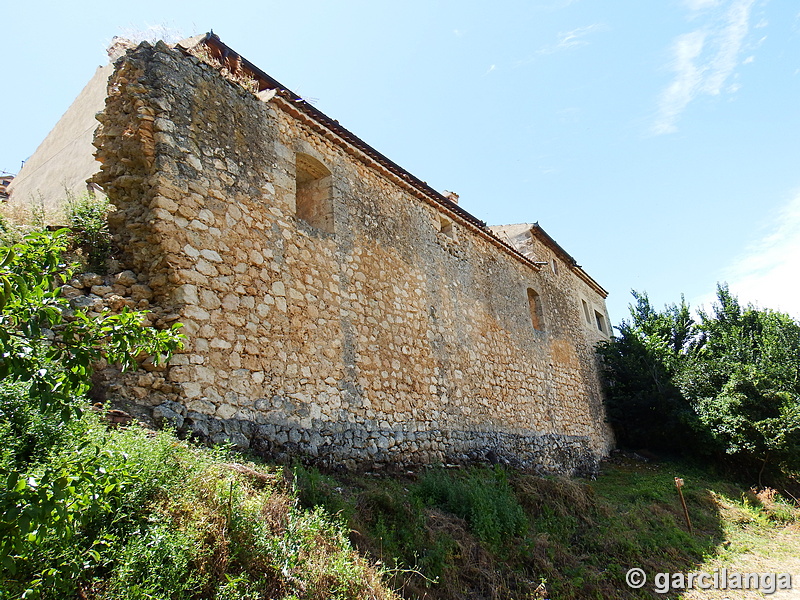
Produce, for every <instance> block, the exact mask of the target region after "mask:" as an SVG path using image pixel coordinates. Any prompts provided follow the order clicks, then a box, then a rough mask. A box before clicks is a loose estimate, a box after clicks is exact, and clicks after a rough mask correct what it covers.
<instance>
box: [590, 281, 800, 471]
mask: <svg viewBox="0 0 800 600" xmlns="http://www.w3.org/2000/svg"><path fill="white" fill-rule="evenodd" d="M634 297H635V298H636V300H637V303H636V305H634V306H631V317H632V319H631V321H623V322H622V324H621V325H620V327H619V331H620V335H619V336H618V337H617V338H615V339H614V340H612V341H611V342H607V343H605V344H601V346H600V348H599V352H600V354H601V356H602V358H603V364H604V369H605V375H606V380H607V384H608V385H607V406H608V414H609V419H610V421H611V423H612V425H614V427H615V431H616V433H617V437H618V440H619V441H620V442H621V443H622V444H624V445H627V446H629V447H631V446H632V447H634V448H639V447H648V448H651V449H656V450H658V449H661V450H683V451H685V452H687V453H697V452H700V453H703V454H705V455H706V456H710V457H712V458H714V459H715V460H717V461H719V462H721V463H727V462H728V460H727V458H728V457H730V458H734V459H735V461H736V463H735V464H736V465H737V468H738V469H739V470H740V472H741V473H742V474H747V475H748V476H749V477H753V476H755V474H756V473H758V476H759V478H760V477H761V473H762V472H764V471H765V469H766V470H767V471H770V470H771V472H772V474H773V475H775V476H777V475H780V474H781V473H783V474H785V475H790V474H792V473H796V472H798V471H800V377H798V374H800V323H798V322H797V321H795V320H793V319H792V318H791V317H789V316H788V315H786V314H782V313H779V312H775V311H771V310H768V309H758V308H755V307H753V306H747V307H742V306H741V305H740V304H739V302H738V301H737V299H736V298H735V297H734V296H733V295H732V294H731V293H730V291H729V290H728V289H727V287H725V286H719V287H718V290H717V302H716V303H715V304H714V306H713V308H712V312H711V313H706V312H703V311H700V312H699V314H698V317H699V321H695V320H694V319H693V318H692V317H691V316H690V313H689V308H688V306H687V305H686V304H685V303H683V302H682V303H681V305H671V306H667V307H666V308H665V309H664V311H662V312H658V311H656V310H654V309H653V308H652V307H651V306H650V304H649V301H648V299H647V295H646V294H638V293H636V292H634ZM759 483H760V482H759Z"/></svg>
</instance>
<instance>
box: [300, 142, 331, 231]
mask: <svg viewBox="0 0 800 600" xmlns="http://www.w3.org/2000/svg"><path fill="white" fill-rule="evenodd" d="M295 173H296V186H297V187H296V190H297V193H296V197H295V207H296V208H295V214H296V215H297V218H298V219H302V220H303V221H305V222H306V223H308V224H309V225H311V226H312V227H316V228H317V229H320V230H322V231H327V232H328V233H333V182H332V177H331V172H330V171H329V170H328V168H327V167H326V166H325V165H323V164H322V163H321V162H319V161H318V160H317V159H316V158H314V157H313V156H309V155H308V154H302V153H300V152H298V153H297V155H296V158H295Z"/></svg>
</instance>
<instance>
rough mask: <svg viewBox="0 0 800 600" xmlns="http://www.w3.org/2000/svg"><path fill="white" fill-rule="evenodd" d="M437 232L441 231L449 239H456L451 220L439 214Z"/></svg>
mask: <svg viewBox="0 0 800 600" xmlns="http://www.w3.org/2000/svg"><path fill="white" fill-rule="evenodd" d="M439 233H443V234H444V235H446V236H447V237H449V238H450V239H451V240H454V239H456V232H455V229H454V227H453V222H452V221H451V220H450V219H448V218H447V217H445V216H444V215H439Z"/></svg>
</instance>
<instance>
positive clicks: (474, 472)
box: [416, 467, 528, 551]
mask: <svg viewBox="0 0 800 600" xmlns="http://www.w3.org/2000/svg"><path fill="white" fill-rule="evenodd" d="M416 492H417V494H418V495H419V496H420V497H421V498H422V499H423V500H424V501H425V503H426V504H429V505H434V506H437V507H439V508H442V509H444V510H446V511H448V512H450V513H452V514H454V515H456V516H457V517H460V518H462V519H465V520H466V521H467V522H468V523H469V524H470V527H471V529H472V530H473V531H474V532H475V535H476V536H477V537H478V538H479V539H480V540H482V541H483V542H486V543H487V544H489V546H490V547H491V548H493V549H494V550H495V551H497V550H502V548H503V545H504V544H505V543H506V542H507V541H508V540H509V539H510V538H513V537H515V536H519V535H522V534H524V533H525V531H526V529H527V525H528V523H527V520H526V518H525V512H524V511H523V510H522V507H521V506H520V504H519V502H518V501H517V498H516V496H515V495H514V492H513V490H512V488H511V486H510V485H509V483H508V476H507V474H506V471H505V470H503V469H502V468H500V467H496V468H495V469H493V470H490V469H486V468H481V467H474V468H472V469H469V470H468V471H467V472H466V473H464V474H463V475H462V476H451V475H449V474H448V473H447V472H445V471H443V470H441V469H434V470H432V471H429V472H428V473H426V474H425V475H424V476H423V477H422V478H421V479H420V482H419V485H418V487H417V490H416Z"/></svg>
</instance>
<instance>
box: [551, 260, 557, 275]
mask: <svg viewBox="0 0 800 600" xmlns="http://www.w3.org/2000/svg"><path fill="white" fill-rule="evenodd" d="M550 265H551V266H552V267H553V275H558V261H557V260H556V259H555V258H554V259H553V260H552V261H550Z"/></svg>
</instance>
